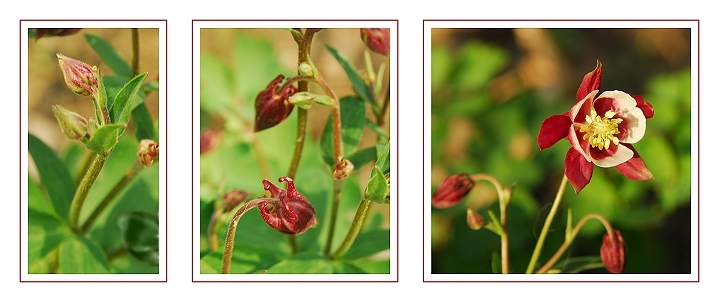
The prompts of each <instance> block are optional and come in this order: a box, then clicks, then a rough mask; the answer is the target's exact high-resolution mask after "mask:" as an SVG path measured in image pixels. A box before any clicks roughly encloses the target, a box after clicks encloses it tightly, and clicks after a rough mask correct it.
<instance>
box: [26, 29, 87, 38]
mask: <svg viewBox="0 0 719 302" xmlns="http://www.w3.org/2000/svg"><path fill="white" fill-rule="evenodd" d="M80 30H82V28H36V29H35V40H37V39H40V38H42V37H44V36H49V37H62V36H69V35H72V34H75V33H77V32H79V31H80Z"/></svg>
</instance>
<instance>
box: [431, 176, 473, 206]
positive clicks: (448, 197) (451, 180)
mask: <svg viewBox="0 0 719 302" xmlns="http://www.w3.org/2000/svg"><path fill="white" fill-rule="evenodd" d="M472 188H474V180H472V178H471V177H469V175H468V174H467V173H462V174H457V175H452V176H450V177H447V178H445V179H444V181H442V183H441V184H440V185H439V187H437V190H436V191H434V194H433V195H432V206H434V207H435V208H439V209H441V208H449V207H451V206H453V205H456V204H457V203H459V202H460V201H461V200H462V198H464V196H466V195H467V194H468V193H469V191H470V190H472Z"/></svg>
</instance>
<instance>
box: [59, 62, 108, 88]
mask: <svg viewBox="0 0 719 302" xmlns="http://www.w3.org/2000/svg"><path fill="white" fill-rule="evenodd" d="M57 59H58V62H59V64H60V69H61V70H62V76H63V77H64V78H65V84H66V85H67V87H68V88H70V90H72V92H74V93H77V94H79V95H84V96H88V95H95V94H97V92H98V86H97V75H96V74H95V71H96V70H97V67H94V66H92V67H91V66H90V65H88V64H87V63H85V62H82V61H79V60H75V59H73V58H70V57H66V56H64V55H62V54H60V53H58V54H57Z"/></svg>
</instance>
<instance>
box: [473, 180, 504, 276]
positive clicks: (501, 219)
mask: <svg viewBox="0 0 719 302" xmlns="http://www.w3.org/2000/svg"><path fill="white" fill-rule="evenodd" d="M471 177H472V180H474V181H479V180H486V181H489V182H490V183H492V185H494V188H495V189H496V190H497V198H499V223H500V224H501V225H502V234H501V235H500V241H501V245H502V248H501V252H502V274H509V232H508V231H507V207H508V206H509V196H508V195H507V194H504V187H502V184H500V183H499V181H498V180H497V179H496V178H494V176H492V175H489V174H483V173H480V174H474V175H472V176H471Z"/></svg>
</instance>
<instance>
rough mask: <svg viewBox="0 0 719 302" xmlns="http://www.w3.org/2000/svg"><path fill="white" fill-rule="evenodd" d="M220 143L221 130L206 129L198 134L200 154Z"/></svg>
mask: <svg viewBox="0 0 719 302" xmlns="http://www.w3.org/2000/svg"><path fill="white" fill-rule="evenodd" d="M221 142H222V130H219V129H208V130H205V131H202V134H200V154H203V153H207V152H210V151H212V150H213V149H215V148H216V147H217V146H219V145H220V143H221Z"/></svg>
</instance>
